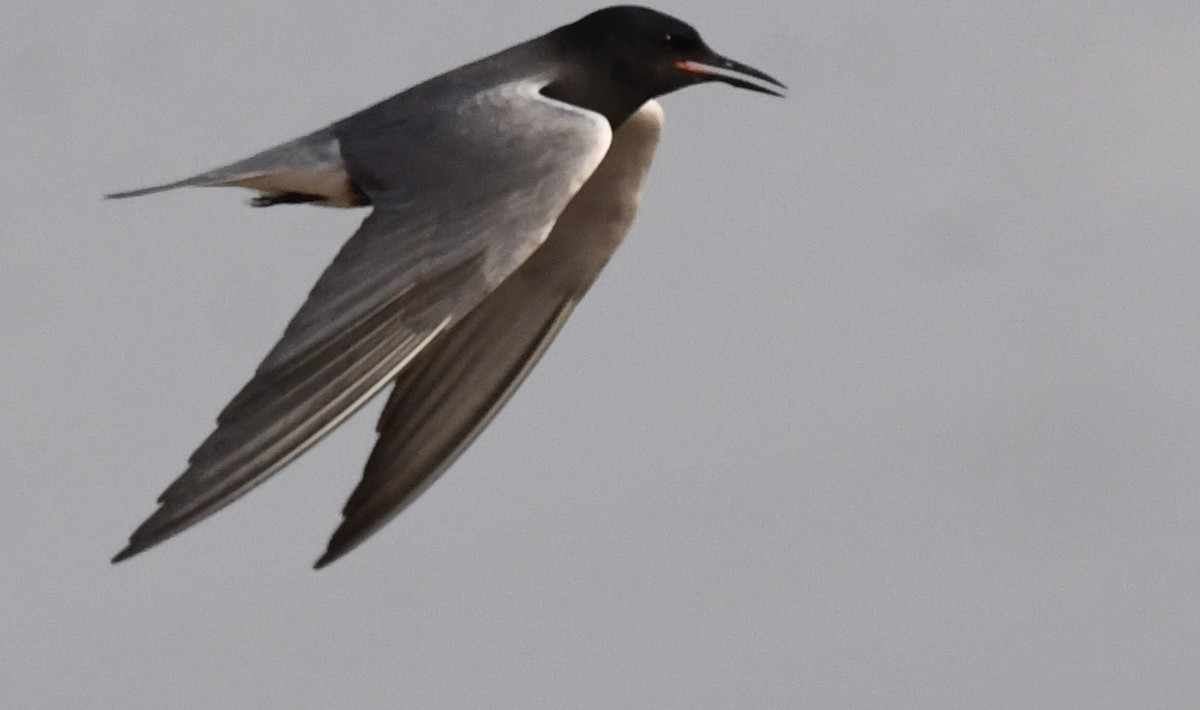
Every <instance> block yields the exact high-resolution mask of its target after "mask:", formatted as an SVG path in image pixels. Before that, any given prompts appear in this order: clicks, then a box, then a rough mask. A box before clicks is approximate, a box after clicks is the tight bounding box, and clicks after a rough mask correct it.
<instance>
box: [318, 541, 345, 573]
mask: <svg viewBox="0 0 1200 710" xmlns="http://www.w3.org/2000/svg"><path fill="white" fill-rule="evenodd" d="M347 552H348V550H337V549H334V546H333V543H330V544H329V547H328V548H326V550H325V554H323V555H321V556H320V557H319V558H317V561H316V562H314V563H313V569H324V568H326V567H328V566H329V565H331V564H333V563H334V562H337V561H338V560H339V559H341V558H342V556H343V555H345V554H346V553H347Z"/></svg>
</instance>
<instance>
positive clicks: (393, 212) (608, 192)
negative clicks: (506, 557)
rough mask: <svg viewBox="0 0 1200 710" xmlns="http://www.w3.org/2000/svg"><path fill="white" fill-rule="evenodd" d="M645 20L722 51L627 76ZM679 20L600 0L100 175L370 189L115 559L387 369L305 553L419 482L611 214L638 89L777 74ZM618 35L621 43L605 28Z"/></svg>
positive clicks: (292, 441)
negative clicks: (341, 97)
mask: <svg viewBox="0 0 1200 710" xmlns="http://www.w3.org/2000/svg"><path fill="white" fill-rule="evenodd" d="M630 28H633V30H634V31H635V34H634V36H633V37H632V39H631V40H630V38H628V37H624V36H623V35H622V33H623V32H624V33H628V32H629V31H630ZM689 32H690V33H691V35H688V34H687V33H689ZM645 34H648V35H649V36H650V37H651V39H654V40H661V39H662V38H663V36H664V35H665V37H666V40H667V42H668V44H669V43H670V42H671V41H672V36H678V37H682V38H684V39H685V40H686V45H685V46H684V47H682V49H683V50H688V51H690V52H691V53H693V54H695V53H700V54H701V55H703V58H708V56H711V57H713V58H716V59H717V60H720V61H721V62H724V63H725V64H724V65H722V64H720V63H714V64H704V65H700V64H692V65H691V66H688V67H685V66H683V65H684V64H686V63H689V62H694V58H693V57H690V56H682V55H681V56H682V58H676V57H675V56H674V54H671V55H669V57H668V58H670V59H672V60H674V64H673V65H672V69H673V71H674V73H675V74H678V75H679V76H675V75H674V74H668V73H666V71H665V70H660V69H658V68H656V71H658V72H659V73H662V74H663V75H664V76H666V77H667V79H663V78H662V77H660V76H658V75H657V74H656V73H655V72H649V71H647V72H644V76H643V75H641V74H638V75H635V76H634V78H632V79H631V78H630V76H629V74H628V70H629V69H630V66H629V65H628V62H629V61H630V60H629V59H628V58H627V57H625V56H623V54H629V53H631V52H632V55H633V58H634V60H636V59H637V58H638V57H639V56H641V55H645V54H647V53H651V54H658V53H661V52H662V48H661V47H659V46H658V45H653V46H651V45H649V44H646V42H645V40H646V38H645V37H643V36H642V35H645ZM692 35H694V30H691V28H690V27H688V26H687V25H683V24H682V23H680V22H679V21H678V20H674V19H673V18H669V17H667V16H665V15H660V14H658V13H654V12H653V11H649V10H644V9H642V8H610V9H609V10H602V11H600V12H597V13H593V15H590V16H588V17H587V18H584V19H583V20H581V21H580V22H577V23H574V24H572V25H567V26H565V27H563V28H560V29H558V30H555V31H554V32H552V33H550V34H548V35H544V36H542V37H539V38H536V39H534V40H530V41H529V42H526V43H523V44H520V45H517V46H515V47H512V48H510V49H508V50H505V51H502V52H499V53H497V54H494V55H492V56H490V57H486V58H484V59H482V60H479V61H477V62H475V63H472V64H468V65H466V66H464V67H461V68H459V69H456V70H454V71H451V72H448V73H446V74H443V75H441V76H438V77H435V78H433V79H430V80H428V81H426V82H424V83H422V84H418V85H417V86H414V87H413V88H411V89H409V90H407V91H405V92H402V93H401V94H398V95H396V96H393V97H391V98H389V99H386V100H384V101H382V102H380V103H378V104H376V105H374V106H371V107H369V108H367V109H365V110H363V111H360V112H358V113H356V114H354V115H352V116H350V117H348V118H346V119H344V120H342V121H338V122H336V123H334V124H332V125H331V126H329V127H327V128H324V129H321V130H319V131H316V132H314V133H311V134H309V135H306V136H304V137H301V138H299V139H297V140H294V141H291V142H288V143H284V144H281V145H279V146H276V147H275V148H271V149H269V150H266V151H263V152H261V153H258V154H256V155H254V156H251V157H250V158H247V159H246V160H242V161H239V162H236V163H233V164H231V165H228V166H226V167H223V168H218V169H216V170H212V171H209V172H206V173H202V174H200V175H197V176H194V177H192V178H188V179H185V180H181V181H178V182H174V183H169V184H166V185H162V186H159V187H154V188H147V189H144V190H137V191H133V192H129V193H120V194H118V195H114V197H128V196H135V195H142V194H149V193H152V192H157V191H160V190H166V189H171V188H175V187H184V186H240V187H247V188H251V189H254V190H257V191H258V192H259V193H260V194H259V197H258V198H256V200H255V204H257V205H260V206H265V205H271V204H283V203H293V202H311V203H315V204H322V205H327V206H334V207H353V206H362V205H371V206H372V207H373V211H372V212H371V214H370V215H369V216H368V217H367V218H366V220H365V221H364V222H363V224H362V226H361V227H360V228H359V230H358V231H357V233H356V234H355V235H354V236H353V237H351V239H350V240H349V241H348V242H347V243H346V245H345V246H344V247H343V249H342V250H341V252H339V254H338V255H337V257H336V258H335V259H334V261H333V263H332V264H331V265H330V266H329V267H328V269H327V270H326V271H325V273H324V274H323V275H322V276H321V278H320V279H319V280H318V282H317V284H316V285H315V286H314V288H313V290H312V292H311V293H310V295H309V297H308V299H307V301H306V302H305V303H304V305H303V306H302V307H301V308H300V311H299V312H298V313H297V314H296V316H295V317H294V318H293V319H292V321H291V323H290V324H289V325H288V327H287V329H286V331H285V333H284V335H283V338H282V339H281V340H280V341H279V343H278V344H277V345H276V346H275V347H274V348H273V349H272V350H271V352H270V353H268V355H267V356H266V358H265V359H264V360H263V362H262V364H261V365H260V366H259V367H258V369H257V371H256V373H255V376H254V377H253V379H251V381H250V382H249V383H248V384H247V385H246V386H245V387H244V388H243V389H242V391H241V392H240V393H238V394H237V395H236V396H235V397H234V398H233V400H232V401H231V402H230V403H229V405H227V406H226V408H225V410H224V411H223V412H222V413H221V414H220V415H219V416H218V420H217V429H216V431H214V432H213V434H212V435H210V436H209V437H208V439H206V440H205V441H204V442H203V443H202V444H201V445H200V447H199V448H198V449H197V450H196V452H195V453H194V454H193V455H192V457H191V459H190V460H189V468H188V470H187V471H185V472H184V474H183V475H182V476H180V478H179V479H177V480H176V481H175V482H174V483H173V484H172V485H171V486H170V487H168V489H167V490H166V491H165V492H164V493H163V495H162V496H161V497H160V499H159V502H160V504H161V505H160V507H159V509H158V510H157V511H156V512H155V513H154V515H152V516H151V517H150V518H149V519H148V520H147V521H146V522H145V523H144V524H143V525H142V526H141V527H139V528H138V530H137V531H135V532H134V534H133V536H132V537H131V539H130V544H129V546H128V547H127V548H126V549H125V550H123V551H122V552H121V553H120V554H119V555H118V556H117V558H116V559H117V560H120V559H124V558H126V557H129V556H131V555H133V554H136V553H138V552H140V551H142V550H144V549H146V548H148V547H151V546H153V545H155V544H157V543H158V542H161V541H162V540H164V539H166V538H167V537H170V536H171V535H174V534H175V533H177V532H179V531H181V530H183V529H185V528H187V527H189V526H190V525H192V524H194V523H196V522H198V521H199V520H201V519H203V518H205V517H207V516H208V515H211V514H212V513H213V512H215V511H216V510H219V509H220V508H222V507H224V506H225V505H227V504H229V503H230V502H232V501H233V500H236V499H237V498H238V497H240V496H241V495H243V494H244V493H246V492H247V491H249V490H250V489H251V488H253V487H254V486H256V485H257V484H258V483H261V482H262V481H263V480H265V479H266V478H267V477H268V476H270V475H271V474H272V473H274V472H275V471H277V470H279V469H280V468H282V467H283V466H284V465H286V464H287V463H288V462H290V461H291V460H292V459H294V458H295V457H296V456H298V455H299V454H300V453H302V452H303V451H304V450H305V449H306V448H307V447H308V446H310V445H312V444H313V443H315V442H316V441H317V440H318V439H320V437H321V436H323V435H324V434H325V433H327V432H328V431H330V430H331V429H332V428H334V427H335V426H337V425H338V424H339V423H340V422H342V421H343V420H344V419H345V418H346V417H348V416H349V415H350V414H352V413H353V412H354V411H355V410H356V409H357V408H358V407H360V406H361V405H362V404H364V403H365V402H366V401H368V400H369V399H370V398H371V397H372V396H373V395H374V394H375V393H376V392H378V391H379V390H380V389H382V388H383V387H385V386H386V385H388V384H389V383H392V382H393V381H394V382H395V387H394V389H393V391H392V394H391V396H390V398H389V401H388V403H387V405H386V407H385V408H384V411H383V414H382V415H381V417H380V421H379V425H378V431H379V442H378V444H377V445H376V448H375V450H374V451H373V452H372V454H371V457H370V459H369V460H368V463H367V466H366V471H365V473H364V476H363V480H362V482H361V483H360V484H359V486H358V488H357V489H356V490H355V492H354V493H353V495H352V496H351V498H350V500H349V501H348V502H347V504H346V507H345V509H344V511H343V514H344V521H343V523H342V525H341V527H339V529H338V530H337V532H336V533H335V534H334V537H333V539H332V540H331V542H330V546H329V549H328V551H327V552H326V554H325V556H323V557H322V558H321V560H320V561H319V562H318V566H321V565H324V564H327V563H328V562H331V561H332V560H334V559H336V558H337V557H340V556H341V555H343V554H345V553H346V552H348V551H349V550H350V549H352V548H353V547H354V546H356V545H357V544H358V543H359V542H361V541H362V540H364V539H365V538H366V537H367V536H369V535H370V534H371V533H373V532H374V531H376V530H377V529H378V528H379V527H380V526H382V525H383V524H384V523H386V522H387V521H388V520H389V519H390V518H391V517H392V516H394V515H395V514H397V513H398V512H399V511H400V510H402V509H403V508H404V507H405V506H406V505H407V504H408V503H410V502H411V501H412V500H413V499H414V498H415V497H416V496H417V495H418V494H419V493H420V492H421V491H423V490H424V489H425V488H426V487H427V486H428V485H429V484H430V483H432V482H433V480H435V479H436V477H437V476H438V475H439V474H440V473H441V472H443V471H444V470H445V469H446V468H447V467H448V466H449V465H450V464H451V463H452V462H453V460H454V459H455V458H456V457H457V456H458V454H459V453H461V451H462V450H463V449H464V448H465V447H466V446H467V445H468V444H469V443H470V442H471V441H472V440H473V439H474V438H475V436H476V435H478V433H479V432H480V431H481V430H482V428H483V427H484V426H486V424H487V423H488V422H489V421H490V420H491V418H492V416H494V415H495V414H496V412H497V411H498V410H499V409H500V407H501V406H503V404H504V403H505V402H506V401H507V399H508V397H509V396H511V394H512V392H513V391H514V390H515V388H516V387H517V386H518V385H519V384H520V383H521V381H522V380H523V379H524V377H525V375H526V374H527V373H528V372H529V369H530V368H531V367H532V366H533V365H534V364H535V363H536V362H537V360H538V358H539V357H540V356H541V354H542V353H543V352H544V350H545V348H546V346H547V345H548V344H549V343H550V341H551V340H552V339H553V338H554V336H555V334H557V332H558V330H559V328H560V327H561V326H562V324H563V322H564V321H565V319H566V317H567V316H568V315H569V313H570V312H571V309H572V308H573V307H574V305H575V303H577V302H578V300H579V298H581V297H582V295H583V293H584V292H585V291H586V290H587V288H588V287H589V286H590V285H591V284H592V282H593V281H594V280H595V278H596V276H597V275H598V273H599V271H600V269H601V268H602V267H603V266H604V264H605V263H607V261H608V259H609V257H611V255H612V253H613V251H614V250H615V249H616V248H617V246H618V245H619V244H620V242H621V239H622V238H623V236H624V235H625V233H626V232H627V231H628V229H629V226H630V225H631V224H632V221H633V217H634V214H635V212H636V209H637V204H638V199H639V196H640V193H641V186H642V181H643V179H644V177H645V174H646V171H647V169H648V168H649V165H650V161H651V158H652V156H653V154H654V150H655V147H656V146H657V144H658V139H659V134H660V131H661V126H662V110H661V108H660V107H659V105H658V103H657V102H655V101H654V100H653V99H654V97H655V96H657V95H659V94H661V93H666V91H668V90H671V89H672V88H678V86H672V85H671V84H672V83H678V84H679V86H682V85H685V84H687V83H695V82H696V81H699V80H704V79H707V78H709V77H710V76H712V77H715V78H718V79H720V80H723V81H727V82H728V83H733V84H734V85H739V86H740V85H746V88H754V89H756V90H760V91H767V92H769V93H773V92H771V91H770V90H769V89H765V88H762V87H759V86H757V85H749V84H748V82H745V81H744V80H742V79H737V78H732V79H731V78H727V77H723V76H720V75H717V74H711V75H710V74H709V72H708V70H709V69H710V68H717V69H726V70H732V71H739V72H740V73H741V75H749V76H752V77H755V78H758V79H759V80H762V81H766V82H769V83H774V84H776V85H778V82H774V80H772V79H770V78H769V77H766V75H762V74H761V73H759V72H756V70H752V69H750V68H748V67H744V66H742V65H737V64H736V63H733V62H729V61H728V60H724V59H722V58H720V57H718V56H717V55H715V54H712V53H711V50H708V49H707V47H705V46H704V45H703V43H702V42H700V41H699V37H698V36H694V38H693V37H692ZM627 40H628V41H630V43H631V46H632V47H633V49H632V50H627V48H625V46H624V45H622V44H617V45H615V46H616V49H614V44H613V43H614V42H615V43H621V42H626V41H627ZM597 44H599V45H601V46H600V48H599V49H597V47H596V46H595V45H597ZM581 48H582V49H581ZM668 48H669V47H668ZM701 50H703V51H701ZM681 51H682V50H681ZM705 52H706V53H707V54H704V53H705ZM610 54H611V55H614V57H615V58H614V59H611V60H610V59H609V58H608V57H609V55H610ZM598 57H599V58H598ZM632 69H633V70H634V71H637V69H638V67H637V66H636V64H635V65H633V66H632ZM696 77H700V78H699V79H698V78H696ZM681 79H682V81H680V80H681ZM664 81H665V82H666V86H665V88H664V86H660V84H662V83H663V82H664ZM639 84H646V85H645V86H639Z"/></svg>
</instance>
